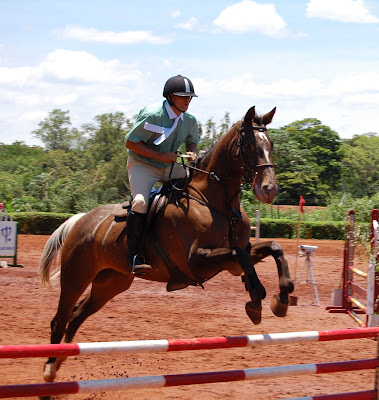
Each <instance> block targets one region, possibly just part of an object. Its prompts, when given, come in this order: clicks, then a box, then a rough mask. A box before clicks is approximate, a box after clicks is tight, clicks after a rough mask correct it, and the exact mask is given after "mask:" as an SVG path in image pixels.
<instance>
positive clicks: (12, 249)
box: [0, 221, 17, 257]
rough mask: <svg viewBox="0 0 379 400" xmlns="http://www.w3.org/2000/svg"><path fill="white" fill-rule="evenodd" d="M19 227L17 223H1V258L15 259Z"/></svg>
mask: <svg viewBox="0 0 379 400" xmlns="http://www.w3.org/2000/svg"><path fill="white" fill-rule="evenodd" d="M16 249H17V225H16V222H15V221H0V256H5V257H15V255H16Z"/></svg>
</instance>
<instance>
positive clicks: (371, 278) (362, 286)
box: [326, 209, 379, 327]
mask: <svg viewBox="0 0 379 400" xmlns="http://www.w3.org/2000/svg"><path fill="white" fill-rule="evenodd" d="M378 221H379V210H377V209H374V210H372V211H371V228H370V244H371V256H370V264H369V271H368V273H366V272H363V271H361V270H359V269H358V268H355V267H354V241H355V235H354V227H355V211H354V210H350V211H349V216H348V226H347V240H346V243H345V249H344V262H343V271H342V304H341V305H332V306H328V307H326V309H327V310H329V312H330V313H347V314H348V315H350V316H351V317H352V318H353V319H354V320H355V321H356V322H357V323H358V325H359V326H361V327H365V326H377V325H378V324H379V315H378V314H379V302H378V299H379V270H378V269H377V268H376V265H377V264H378V262H379V255H378ZM354 277H356V278H357V279H354ZM362 299H365V300H362ZM364 303H365V304H364ZM358 314H364V315H365V316H364V317H362V318H360V317H359V315H358Z"/></svg>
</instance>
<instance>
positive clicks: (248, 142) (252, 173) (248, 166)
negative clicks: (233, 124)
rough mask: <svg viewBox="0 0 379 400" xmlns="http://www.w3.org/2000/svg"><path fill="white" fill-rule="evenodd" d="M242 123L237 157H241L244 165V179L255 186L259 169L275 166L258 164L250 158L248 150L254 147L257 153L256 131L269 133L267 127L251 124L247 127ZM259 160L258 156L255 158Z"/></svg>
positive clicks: (239, 129) (239, 131)
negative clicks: (243, 134)
mask: <svg viewBox="0 0 379 400" xmlns="http://www.w3.org/2000/svg"><path fill="white" fill-rule="evenodd" d="M242 122H243V121H241V123H240V126H239V127H238V140H237V152H236V156H237V157H238V156H240V159H241V163H242V167H241V168H242V170H243V171H244V174H243V176H244V179H245V181H246V182H247V183H250V184H251V185H254V183H255V180H256V179H257V175H258V169H259V168H266V167H273V166H274V164H269V163H267V164H257V163H256V162H255V161H253V160H252V159H251V157H249V154H248V152H247V148H249V147H253V146H254V149H255V152H256V153H257V145H256V143H257V141H256V137H255V131H258V132H267V128H266V126H253V125H251V124H247V126H243V125H242ZM242 133H245V136H242ZM255 159H258V155H257V156H256V157H255Z"/></svg>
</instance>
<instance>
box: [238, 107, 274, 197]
mask: <svg viewBox="0 0 379 400" xmlns="http://www.w3.org/2000/svg"><path fill="white" fill-rule="evenodd" d="M275 111H276V108H274V109H273V110H272V111H270V112H269V113H267V114H265V115H263V116H257V115H256V114H255V107H251V108H250V109H249V110H248V112H247V113H246V115H245V117H244V119H243V120H242V121H241V123H240V126H239V130H238V135H239V138H238V153H239V154H240V157H241V162H242V169H243V175H244V178H245V179H246V180H247V181H248V182H249V183H251V184H252V187H253V188H254V189H255V194H256V197H257V199H258V200H259V201H261V202H263V203H271V202H272V201H273V200H274V198H275V196H276V195H277V194H278V185H277V183H276V178H275V172H274V165H273V163H272V160H271V153H272V149H273V144H272V142H271V140H270V138H269V136H268V134H267V128H266V126H267V125H268V124H269V123H270V122H271V121H272V119H273V117H274V114H275Z"/></svg>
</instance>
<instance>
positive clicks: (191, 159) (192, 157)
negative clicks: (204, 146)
mask: <svg viewBox="0 0 379 400" xmlns="http://www.w3.org/2000/svg"><path fill="white" fill-rule="evenodd" d="M186 154H187V155H189V156H190V158H189V161H196V160H197V155H196V153H194V152H193V151H186Z"/></svg>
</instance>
